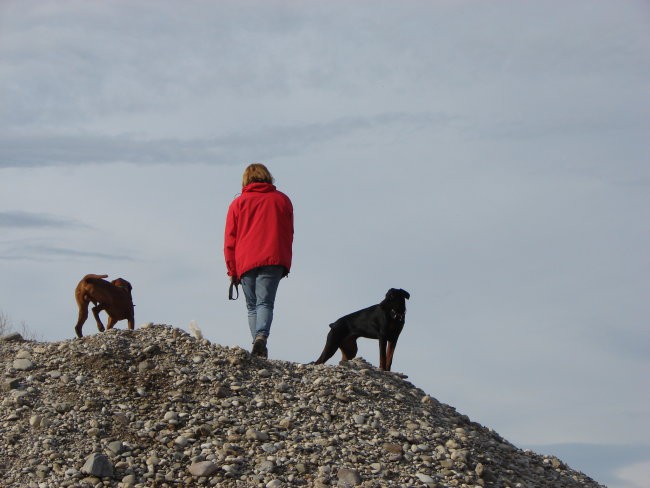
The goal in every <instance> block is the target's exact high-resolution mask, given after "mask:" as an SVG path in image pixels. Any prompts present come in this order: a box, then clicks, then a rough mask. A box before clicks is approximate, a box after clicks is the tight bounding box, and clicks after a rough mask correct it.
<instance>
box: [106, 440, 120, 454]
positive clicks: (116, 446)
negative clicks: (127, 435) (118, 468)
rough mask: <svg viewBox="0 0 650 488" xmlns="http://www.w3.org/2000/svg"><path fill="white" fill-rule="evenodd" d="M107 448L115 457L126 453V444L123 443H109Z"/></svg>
mask: <svg viewBox="0 0 650 488" xmlns="http://www.w3.org/2000/svg"><path fill="white" fill-rule="evenodd" d="M106 448H107V449H108V450H109V451H110V452H111V453H112V454H114V455H115V456H117V455H118V454H122V453H123V452H124V444H123V443H122V441H113V442H109V443H108V445H107V446H106Z"/></svg>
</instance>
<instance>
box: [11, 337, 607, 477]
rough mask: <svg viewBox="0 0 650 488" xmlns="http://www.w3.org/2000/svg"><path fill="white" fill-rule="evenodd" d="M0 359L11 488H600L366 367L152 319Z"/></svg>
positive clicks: (398, 378)
mask: <svg viewBox="0 0 650 488" xmlns="http://www.w3.org/2000/svg"><path fill="white" fill-rule="evenodd" d="M12 339H13V340H12ZM0 364H1V367H2V368H3V377H2V384H1V387H2V404H1V405H0V436H1V438H2V443H0V480H2V481H0V484H1V485H2V486H5V487H21V488H22V487H34V488H48V487H85V486H88V487H96V488H99V487H104V486H108V487H145V486H146V487H181V486H183V487H184V486H222V487H232V486H242V487H267V488H274V487H290V486H306V487H309V486H314V487H326V486H349V487H352V486H364V487H384V486H397V487H438V488H443V487H460V488H463V487H472V488H476V487H495V488H496V487H498V488H506V487H511V488H524V487H525V488H542V487H549V488H550V487H553V488H557V487H565V488H571V487H593V488H595V487H599V486H601V485H599V484H598V483H596V482H594V481H593V480H591V479H590V478H588V477H587V476H585V475H584V474H582V473H579V472H576V471H573V470H571V469H570V468H569V467H567V466H566V465H565V464H564V463H563V462H561V461H560V460H558V459H557V458H553V457H544V456H540V455H538V454H535V453H533V452H529V451H522V450H520V449H517V448H516V447H515V446H513V445H512V444H510V443H509V442H507V441H506V440H504V439H503V438H501V437H500V436H499V435H498V434H497V433H496V432H494V431H492V430H490V429H487V428H485V427H483V426H481V425H479V424H477V423H475V422H472V421H470V419H469V418H467V417H466V416H465V415H461V414H460V413H458V412H456V410H455V409H454V408H453V407H450V406H448V405H445V404H443V403H440V402H439V401H437V400H436V399H434V398H433V397H431V396H430V395H428V394H426V393H425V392H424V391H422V390H421V389H419V388H416V387H415V386H413V385H412V384H411V383H409V382H408V381H407V380H406V378H405V377H404V375H399V374H394V373H385V372H382V371H379V370H377V369H376V368H374V367H373V366H371V365H370V364H368V363H367V362H365V361H364V360H363V359H355V360H353V361H350V362H348V363H347V365H345V366H323V365H320V366H311V365H301V364H295V363H291V362H285V361H276V360H263V359H259V358H254V357H251V355H250V354H249V353H248V352H246V351H244V350H243V349H241V348H238V347H234V348H229V347H222V346H220V345H217V344H211V343H210V342H208V341H207V340H205V339H196V338H194V337H193V336H190V335H189V334H187V333H185V332H184V331H182V330H180V329H176V328H173V327H170V326H165V325H151V326H149V327H143V328H140V329H138V330H135V331H126V330H116V329H113V330H110V331H108V332H104V333H101V334H96V335H94V336H90V337H86V338H83V339H74V340H68V341H63V342H57V343H42V342H32V341H23V340H21V338H20V337H19V336H17V335H13V336H9V337H5V338H3V340H1V341H0Z"/></svg>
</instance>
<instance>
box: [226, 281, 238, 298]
mask: <svg viewBox="0 0 650 488" xmlns="http://www.w3.org/2000/svg"><path fill="white" fill-rule="evenodd" d="M233 289H234V291H235V292H236V293H237V295H236V296H235V295H234V293H233ZM233 296H234V298H233ZM238 298H239V283H236V282H234V281H231V282H230V287H229V288H228V300H237V299H238Z"/></svg>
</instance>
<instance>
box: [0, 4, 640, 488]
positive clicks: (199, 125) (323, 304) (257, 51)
mask: <svg viewBox="0 0 650 488" xmlns="http://www.w3.org/2000/svg"><path fill="white" fill-rule="evenodd" d="M649 59H650V6H649V4H648V3H647V2H643V1H614V0H610V1H602V0H595V1H594V0H588V1H587V0H585V1H562V2H560V1H557V2H556V1H547V2H537V1H532V0H531V1H521V0H511V1H505V0H504V1H494V2H483V1H480V0H462V1H430V2H425V1H405V2H399V3H395V2H366V1H358V2H342V1H341V2H336V1H333V2H327V3H326V4H324V2H300V3H296V2H290V1H270V2H269V1H264V2H253V1H246V2H235V1H232V2H203V1H190V2H185V1H184V2H181V1H156V2H152V1H142V0H140V1H129V2H125V1H110V2H101V3H100V2H86V1H66V2H60V1H47V0H45V1H40V0H39V1H31V2H30V1H22V0H21V1H7V0H4V1H2V2H1V3H0V311H2V312H4V313H5V314H6V315H8V316H9V317H11V319H12V320H13V321H14V323H16V324H19V323H21V322H23V321H24V322H25V323H26V324H27V326H28V327H29V328H30V330H32V331H33V332H34V333H35V334H36V335H37V337H38V338H40V339H42V340H48V341H55V340H63V339H68V338H71V337H73V335H74V331H73V326H74V323H75V321H76V305H75V303H74V299H73V291H74V287H75V286H76V283H77V282H78V280H79V279H80V278H81V277H82V276H83V275H84V274H86V273H107V274H109V275H110V276H111V278H115V277H118V276H122V277H124V278H127V279H128V280H129V281H131V283H132V284H133V286H134V300H135V303H136V305H137V306H136V323H137V324H141V323H145V322H150V321H152V322H157V323H167V324H172V325H175V326H178V327H183V328H187V325H188V323H189V322H190V320H196V321H197V322H198V324H199V326H200V327H201V328H202V329H203V331H204V333H205V335H206V336H207V337H208V338H209V339H210V340H212V341H213V342H216V343H219V344H223V345H229V346H231V345H241V346H243V347H247V348H248V347H249V346H250V344H249V342H250V338H249V335H248V334H249V332H248V326H247V323H246V317H245V310H244V308H245V307H244V303H243V301H242V300H240V301H238V302H232V303H229V302H228V301H227V299H226V298H227V284H228V281H227V279H226V276H225V265H224V262H223V253H222V247H223V226H224V222H225V214H226V210H227V207H228V204H229V203H230V201H231V200H232V198H233V197H234V196H235V195H236V194H237V193H238V192H239V190H240V181H241V173H242V171H243V169H244V167H245V166H246V165H247V164H248V163H250V162H254V161H260V162H264V163H266V164H267V165H268V166H269V168H270V169H271V171H272V173H273V174H274V176H275V177H276V182H277V185H278V187H279V189H280V190H282V191H284V192H285V193H287V194H288V195H289V196H290V197H291V199H292V200H293V203H294V207H295V218H296V235H295V242H294V268H293V270H292V273H291V275H290V277H289V279H287V280H284V281H283V282H282V283H281V285H280V290H279V293H278V299H277V303H276V318H275V321H274V324H273V328H272V334H271V338H270V342H269V347H270V356H271V358H273V359H282V360H290V361H297V362H308V361H311V360H313V359H315V358H316V357H317V356H318V355H319V354H320V351H321V348H322V346H323V344H324V340H325V336H326V334H327V330H328V327H327V324H329V323H330V322H332V321H333V320H335V319H336V318H338V317H340V316H341V315H344V314H346V313H349V312H352V311H354V310H357V309H360V308H362V307H366V306H368V305H371V304H373V303H377V302H378V301H380V300H381V299H382V298H383V296H384V294H385V293H386V290H387V289H388V288H390V287H399V288H404V289H406V290H408V291H409V292H410V293H411V300H410V301H409V303H408V313H407V323H406V327H405V330H404V333H403V335H402V337H401V338H400V343H399V344H398V347H397V350H396V356H395V363H394V369H396V370H398V371H402V372H404V373H406V374H408V375H409V379H410V380H411V381H412V382H413V383H414V384H415V385H417V386H419V387H421V388H423V389H424V390H425V391H427V393H429V394H431V395H432V396H434V397H436V398H437V399H439V400H440V401H442V402H445V403H448V404H451V405H453V406H455V407H456V408H457V409H458V410H459V411H460V412H462V413H465V414H467V415H469V416H470V418H472V420H475V421H477V422H480V423H481V424H483V425H486V426H489V427H491V428H493V429H495V430H496V431H497V432H499V433H500V434H502V435H503V436H504V437H506V438H507V439H509V440H510V441H512V442H514V443H515V444H517V445H518V446H520V447H532V448H534V449H535V450H536V451H538V452H543V453H556V454H559V455H560V456H561V457H562V458H563V459H564V460H566V461H567V462H568V463H569V464H570V465H571V466H573V467H575V468H577V469H580V470H582V471H584V472H586V473H587V474H589V475H590V476H592V477H594V478H596V479H597V480H598V481H600V482H603V483H607V484H608V485H609V486H610V487H613V488H640V487H642V486H645V485H644V484H643V483H644V482H645V480H647V479H648V478H650V443H648V439H650V393H649V392H650V388H648V381H647V377H649V375H650V329H649V327H648V317H650V314H649V312H650V310H649V308H650V306H649V305H648V291H649V288H650V287H649V284H650V283H649V278H648V277H649V276H650V265H649V264H650V263H649V257H648V251H647V250H648V249H649V248H650V226H649V222H650V219H649V218H648V217H649V211H648V209H649V208H650V205H649V203H650V202H649V199H650V196H649V192H648V186H649V184H650V165H649V157H648V156H649V154H650V142H649V139H648V134H649V133H650V110H649V109H650V64H649V62H648V60H649ZM119 326H120V327H122V328H123V327H124V326H125V325H124V324H122V323H120V325H119ZM95 330H96V329H94V325H93V323H91V322H90V321H89V322H87V323H86V325H85V328H84V332H85V333H86V334H91V333H95ZM360 345H361V354H362V355H363V356H364V357H365V358H366V359H368V360H369V361H371V362H372V363H373V364H377V362H378V352H377V345H376V343H375V342H372V341H360ZM335 358H338V355H337V356H335ZM330 362H331V363H332V364H335V363H336V361H335V360H334V359H333V360H331V361H330Z"/></svg>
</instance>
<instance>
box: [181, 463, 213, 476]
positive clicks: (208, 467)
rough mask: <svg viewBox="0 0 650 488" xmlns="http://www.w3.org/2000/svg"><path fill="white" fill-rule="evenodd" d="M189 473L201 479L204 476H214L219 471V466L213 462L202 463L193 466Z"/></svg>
mask: <svg viewBox="0 0 650 488" xmlns="http://www.w3.org/2000/svg"><path fill="white" fill-rule="evenodd" d="M188 471H189V472H190V474H191V475H192V476H196V477H197V478H200V477H202V476H212V475H213V474H214V473H216V472H217V471H219V466H217V465H216V464H214V463H213V462H212V461H201V462H198V463H194V464H192V465H191V466H190V467H189V468H188Z"/></svg>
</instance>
